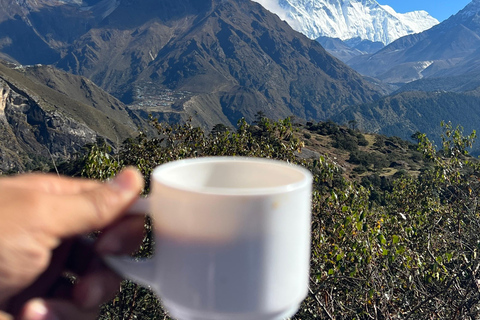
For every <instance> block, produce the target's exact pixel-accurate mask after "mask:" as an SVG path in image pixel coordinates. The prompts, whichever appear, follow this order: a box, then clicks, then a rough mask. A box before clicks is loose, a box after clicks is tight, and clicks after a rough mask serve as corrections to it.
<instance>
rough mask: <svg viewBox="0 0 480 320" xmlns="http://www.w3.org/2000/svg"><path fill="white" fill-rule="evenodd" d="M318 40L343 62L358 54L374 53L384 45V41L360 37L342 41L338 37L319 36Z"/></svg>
mask: <svg viewBox="0 0 480 320" xmlns="http://www.w3.org/2000/svg"><path fill="white" fill-rule="evenodd" d="M317 41H318V42H319V43H320V44H321V45H322V47H323V48H324V49H325V50H327V51H328V52H329V53H330V54H331V55H333V56H335V57H336V58H338V59H340V60H341V61H343V62H348V61H350V60H351V59H352V58H354V57H356V56H361V55H368V54H373V53H375V52H377V51H379V50H380V49H382V48H383V47H384V44H383V43H382V42H372V41H370V40H361V39H360V38H353V39H349V40H346V41H342V40H340V39H338V38H330V37H318V38H317Z"/></svg>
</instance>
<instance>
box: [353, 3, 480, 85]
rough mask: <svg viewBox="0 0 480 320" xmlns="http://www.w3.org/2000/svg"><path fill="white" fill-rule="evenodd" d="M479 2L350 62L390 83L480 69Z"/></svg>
mask: <svg viewBox="0 0 480 320" xmlns="http://www.w3.org/2000/svg"><path fill="white" fill-rule="evenodd" d="M479 59H480V1H479V0H474V1H472V2H471V3H470V4H468V5H467V6H466V7H465V8H464V9H463V10H461V11H460V12H458V13H457V14H456V15H453V16H451V17H450V18H449V19H447V20H445V21H444V22H442V23H440V24H439V25H436V26H434V27H433V28H431V29H429V30H427V31H424V32H422V33H419V34H415V35H409V36H406V37H403V38H400V39H398V40H397V41H395V42H393V43H391V44H390V45H388V46H386V47H385V48H384V49H382V50H380V51H379V52H377V53H375V54H373V55H370V56H362V57H356V58H353V59H352V60H350V61H349V62H348V64H349V65H350V66H352V67H353V68H354V69H356V70H357V71H359V72H361V73H363V74H365V75H368V76H372V77H376V78H378V79H380V80H382V81H385V82H389V83H408V82H411V81H414V80H418V79H422V78H438V77H445V76H458V75H463V74H467V73H474V72H480V69H479V68H478V67H477V66H478V62H479Z"/></svg>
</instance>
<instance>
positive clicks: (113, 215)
mask: <svg viewBox="0 0 480 320" xmlns="http://www.w3.org/2000/svg"><path fill="white" fill-rule="evenodd" d="M142 188H143V177H142V175H141V174H140V173H139V172H138V170H136V169H132V168H127V169H125V170H124V171H122V172H121V173H120V174H118V175H117V177H116V178H115V179H113V180H112V181H111V182H109V183H100V184H98V185H97V186H96V187H94V188H91V189H88V188H87V189H85V190H83V191H81V192H79V193H77V194H69V195H63V196H59V195H49V197H50V200H49V203H50V204H51V207H50V208H49V211H50V212H49V216H50V219H51V220H52V221H54V223H53V224H51V228H52V232H53V233H54V235H55V236H57V237H59V238H65V237H71V236H75V235H79V234H84V233H88V232H91V231H94V230H99V229H103V228H105V227H106V226H108V225H109V224H111V223H112V222H113V221H115V220H116V219H117V218H119V217H120V216H122V215H123V214H124V213H125V210H126V209H127V208H128V207H129V206H130V205H131V204H132V203H133V202H134V201H135V200H136V199H137V198H138V196H139V195H140V192H141V190H142Z"/></svg>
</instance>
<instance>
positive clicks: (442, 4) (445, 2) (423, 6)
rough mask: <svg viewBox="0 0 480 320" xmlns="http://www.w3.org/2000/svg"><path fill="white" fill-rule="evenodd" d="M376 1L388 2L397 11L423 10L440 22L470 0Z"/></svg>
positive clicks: (380, 0)
mask: <svg viewBox="0 0 480 320" xmlns="http://www.w3.org/2000/svg"><path fill="white" fill-rule="evenodd" d="M377 2H378V3H380V4H388V5H389V6H390V7H392V8H393V9H395V11H397V12H399V13H405V12H409V11H415V10H425V11H427V12H428V13H430V15H432V16H433V17H434V18H436V19H437V20H439V21H440V22H442V21H443V20H445V19H447V18H448V17H450V16H451V15H452V14H455V13H457V12H458V11H460V10H462V9H463V8H464V7H465V6H466V5H467V4H468V3H470V2H471V0H377Z"/></svg>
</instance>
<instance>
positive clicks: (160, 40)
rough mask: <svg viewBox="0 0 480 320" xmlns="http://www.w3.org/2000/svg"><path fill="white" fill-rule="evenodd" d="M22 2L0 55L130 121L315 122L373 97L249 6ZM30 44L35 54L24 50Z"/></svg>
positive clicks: (311, 44)
mask: <svg viewBox="0 0 480 320" xmlns="http://www.w3.org/2000/svg"><path fill="white" fill-rule="evenodd" d="M0 1H3V2H8V1H9V0H0ZM10 2H12V4H15V3H17V1H13V0H10ZM24 3H25V5H23V6H21V7H19V5H18V3H17V5H16V6H15V5H14V6H13V7H12V8H16V9H15V10H16V11H18V12H19V13H17V14H16V15H13V16H12V14H11V12H9V10H10V9H7V8H9V7H8V6H3V7H2V9H0V10H4V11H5V12H7V13H8V14H10V15H9V16H8V17H9V18H6V20H5V23H6V24H11V23H14V24H16V25H17V24H18V29H15V28H13V29H12V28H10V29H8V28H4V29H3V30H4V31H5V33H3V34H2V35H3V37H4V38H5V39H7V38H8V39H10V40H8V41H7V40H5V42H4V43H5V45H4V46H3V47H2V48H1V52H2V53H3V54H5V55H8V56H9V57H11V58H12V59H13V60H16V61H18V62H19V63H21V64H34V63H48V64H54V65H56V66H57V67H59V68H62V69H64V70H66V71H68V72H70V73H73V74H77V75H81V76H85V77H87V78H89V79H91V80H92V81H93V82H94V83H96V84H97V85H99V86H100V87H102V88H103V89H105V90H106V91H107V92H109V93H111V94H113V95H114V96H116V97H117V98H120V99H121V100H122V101H123V102H125V103H127V104H129V107H130V109H131V110H134V111H135V112H137V114H143V115H146V114H153V115H155V116H156V117H159V118H160V119H161V120H168V121H181V120H185V119H187V118H193V119H194V120H195V121H196V123H195V124H198V125H201V126H203V127H206V128H211V127H212V126H213V125H215V124H217V123H224V124H227V125H232V126H235V125H236V122H237V120H238V119H239V118H240V117H246V118H247V120H253V119H254V116H255V114H256V113H257V112H258V111H263V112H264V113H265V115H266V116H268V117H271V118H283V117H287V116H291V115H295V116H297V117H300V118H304V119H313V120H321V119H326V118H328V117H330V116H331V115H333V114H335V113H337V112H339V111H341V110H343V109H344V108H345V107H346V106H347V105H351V104H356V103H363V102H368V101H372V100H373V99H375V98H377V97H378V96H379V93H378V91H377V89H375V88H374V87H372V85H370V84H369V83H368V82H366V81H364V80H363V78H362V77H361V76H360V75H359V74H357V73H356V72H354V71H353V70H351V69H350V68H348V67H347V66H346V65H344V64H343V63H341V62H340V61H338V60H337V59H335V58H333V57H332V56H330V55H329V54H328V53H327V52H326V51H325V50H324V49H323V48H322V47H321V45H320V44H318V43H317V42H315V41H312V40H310V39H308V38H307V37H305V36H303V35H301V34H299V33H298V32H295V31H294V30H292V29H291V27H290V26H289V25H288V24H286V23H285V22H283V21H281V20H280V19H279V18H278V17H277V16H276V15H274V14H272V13H271V12H269V11H267V10H265V9H264V8H263V7H262V6H260V5H259V4H257V3H254V2H251V1H248V0H209V1H206V0H163V1H158V0H142V1H131V0H121V1H120V0H102V1H90V3H89V4H88V5H87V4H85V2H82V3H80V2H79V1H64V2H59V1H51V0H50V1H47V0H42V1H33V0H24ZM12 10H13V9H12ZM5 16H7V15H6V14H5ZM1 28H2V23H0V30H2V29H1ZM28 28H30V29H28ZM17 30H21V32H22V33H23V34H27V32H26V30H28V32H29V34H31V38H27V39H25V38H22V37H20V36H19V35H18V34H17V33H16V32H17ZM34 41H36V42H37V43H39V48H40V49H41V50H40V49H39V50H37V51H38V54H35V52H34V51H30V50H24V46H26V45H27V44H26V43H27V42H34Z"/></svg>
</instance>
